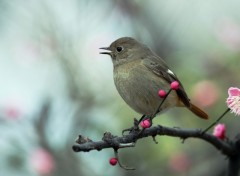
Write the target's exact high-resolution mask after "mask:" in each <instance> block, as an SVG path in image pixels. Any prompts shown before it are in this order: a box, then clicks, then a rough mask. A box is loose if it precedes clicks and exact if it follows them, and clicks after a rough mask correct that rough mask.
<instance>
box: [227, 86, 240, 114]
mask: <svg viewBox="0 0 240 176" xmlns="http://www.w3.org/2000/svg"><path fill="white" fill-rule="evenodd" d="M227 106H228V107H229V108H230V109H231V112H233V113H235V114H236V115H240V89H239V88H237V87H230V88H229V89H228V98H227Z"/></svg>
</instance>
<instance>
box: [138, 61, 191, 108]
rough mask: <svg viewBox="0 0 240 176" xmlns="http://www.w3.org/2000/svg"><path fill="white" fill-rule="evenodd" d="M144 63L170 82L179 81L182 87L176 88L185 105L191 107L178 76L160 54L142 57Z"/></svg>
mask: <svg viewBox="0 0 240 176" xmlns="http://www.w3.org/2000/svg"><path fill="white" fill-rule="evenodd" d="M142 62H143V65H145V66H146V67H147V68H148V69H149V70H150V71H152V72H153V73H154V74H156V75H157V76H159V77H161V78H163V79H165V80H166V81H167V82H169V84H171V82H173V81H178V82H179V84H180V88H179V89H178V90H176V92H177V95H178V96H179V98H180V99H181V101H182V102H183V103H184V105H185V106H187V107H190V106H191V104H190V100H189V98H188V96H187V94H186V92H185V90H184V88H183V86H182V84H181V82H180V81H179V80H178V78H177V76H176V75H175V74H174V73H173V72H172V71H171V70H170V69H169V67H168V66H167V64H166V63H165V62H164V61H163V60H162V59H161V58H160V57H158V56H153V57H151V58H148V57H145V58H144V59H142Z"/></svg>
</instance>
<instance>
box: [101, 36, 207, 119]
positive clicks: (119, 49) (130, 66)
mask: <svg viewBox="0 0 240 176" xmlns="http://www.w3.org/2000/svg"><path fill="white" fill-rule="evenodd" d="M100 49H103V50H107V52H101V53H100V54H108V55H110V56H111V58H112V62H113V67H114V69H113V73H114V82H115V85H116V88H117V90H118V92H119V94H120V95H121V97H122V98H123V100H124V101H125V102H126V103H127V104H128V105H129V106H130V107H131V108H132V109H134V110H135V111H137V112H139V113H141V114H144V115H147V116H151V115H153V114H154V113H155V112H156V110H157V108H158V106H159V103H160V102H161V99H160V98H159V96H158V91H159V90H160V89H163V90H165V91H168V90H169V89H170V84H171V82H173V81H178V82H179V83H180V88H179V89H178V90H176V91H172V92H171V93H170V94H169V96H168V97H167V98H166V100H165V102H164V104H163V105H162V106H161V109H159V112H160V113H161V112H162V111H163V110H167V109H168V108H172V107H187V108H188V109H189V110H190V111H192V112H193V113H194V114H196V115H197V116H198V117H200V118H202V119H208V115H207V114H206V113H205V112H204V111H203V110H201V109H200V108H198V107H197V106H195V105H193V104H192V103H191V102H190V100H189V98H188V96H187V94H186V92H185V90H184V88H183V86H182V84H181V82H180V81H179V80H178V78H177V76H176V74H175V73H173V71H172V70H171V69H169V67H168V66H167V64H166V63H165V62H164V60H162V59H161V58H160V57H159V56H157V55H156V54H155V53H154V52H153V51H151V50H150V49H149V48H148V47H147V46H146V45H143V44H141V43H140V42H138V41H136V40H135V39H133V38H130V37H123V38H119V39H117V40H116V41H114V42H113V43H112V44H111V45H110V46H109V47H103V48H100Z"/></svg>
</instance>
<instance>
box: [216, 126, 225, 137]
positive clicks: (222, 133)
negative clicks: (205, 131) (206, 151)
mask: <svg viewBox="0 0 240 176" xmlns="http://www.w3.org/2000/svg"><path fill="white" fill-rule="evenodd" d="M225 132H226V128H225V125H224V124H217V125H216V126H215V127H214V129H213V135H214V136H216V137H217V138H219V139H225Z"/></svg>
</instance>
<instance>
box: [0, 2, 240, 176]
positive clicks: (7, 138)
mask: <svg viewBox="0 0 240 176" xmlns="http://www.w3.org/2000/svg"><path fill="white" fill-rule="evenodd" d="M239 6H240V2H239V1H237V0H230V1H219V0H212V1H211V2H209V1H187V0H178V1H176V0H168V1H166V0H149V1H143V0H142V1H140V0H132V1H128V0H112V1H110V0H109V1H107V0H105V1H98V0H91V1H88V0H62V1H57V0H52V1H51V0H41V1H36V0H29V1H23V0H11V1H7V0H0V82H1V88H0V138H1V140H0V156H1V157H0V175H1V176H6V175H7V176H16V175H18V176H21V175H22V176H66V175H68V176H76V175H83V176H110V175H116V176H125V175H139V176H141V175H148V176H155V175H168V176H176V175H178V176H179V175H180V176H184V175H190V176H203V175H211V176H221V175H224V174H225V170H226V167H227V160H226V157H225V156H223V155H221V153H220V152H219V151H217V150H216V149H215V148H214V147H212V146H211V145H209V144H208V143H206V142H203V141H200V140H196V139H187V140H186V141H185V142H184V144H183V143H182V141H181V140H180V139H179V138H171V137H167V136H161V137H157V141H158V142H159V143H158V144H157V145H156V144H155V143H154V142H153V141H152V139H151V138H147V139H144V140H141V141H139V142H138V143H137V145H136V147H135V148H130V149H123V150H120V156H121V159H122V162H123V163H124V164H126V165H128V166H132V167H135V168H136V170H135V171H125V170H123V169H120V168H119V167H112V166H110V165H109V162H108V161H109V158H111V157H114V153H113V151H112V150H111V149H107V150H103V151H101V152H97V151H92V152H89V153H74V152H73V151H72V149H71V147H72V145H73V144H74V141H75V139H76V137H77V136H78V134H82V135H85V136H87V137H89V138H91V139H93V140H100V139H101V138H102V135H103V133H104V132H105V131H110V132H112V133H113V134H115V135H121V131H122V130H123V129H126V128H128V127H131V126H132V124H133V118H134V117H136V118H139V117H140V115H139V114H137V113H135V112H134V111H133V110H131V109H130V108H129V107H128V106H127V105H126V104H125V103H124V102H123V100H122V99H121V98H120V96H119V95H118V93H117V91H116V89H115V86H114V82H113V78H112V77H113V74H112V62H111V59H110V58H109V57H108V56H106V55H99V48H100V47H105V46H109V45H110V43H111V42H112V41H114V40H116V39H117V38H119V37H123V36H131V37H134V38H136V39H137V40H139V41H141V42H142V43H145V44H147V45H148V46H149V47H150V48H151V49H152V50H154V51H155V52H156V53H157V54H158V55H160V56H161V57H162V58H164V59H165V60H166V62H167V63H168V65H169V66H170V67H171V68H172V70H174V71H175V73H177V75H178V77H179V79H180V80H181V81H182V83H183V84H184V86H185V89H186V91H187V92H188V94H189V97H191V99H192V101H193V102H194V103H196V104H197V105H199V106H200V107H202V108H203V109H204V110H206V112H208V113H209V115H210V117H211V119H210V120H209V121H203V120H201V119H199V118H196V117H195V116H194V115H193V114H192V113H190V112H189V111H188V110H186V109H184V108H182V109H181V108H179V109H178V108H174V109H172V110H170V111H168V112H167V113H165V114H162V115H161V116H160V117H158V118H156V119H155V120H154V124H155V125H157V124H162V125H166V126H170V127H181V128H194V129H200V128H205V127H207V126H208V125H209V124H210V123H211V122H213V121H214V120H215V119H216V118H217V117H218V116H219V115H221V114H222V112H224V111H225V109H226V108H227V107H226V103H225V101H226V98H227V96H228V95H227V90H228V88H229V87H231V86H233V87H234V86H236V87H240V82H239V80H240V69H239V64H240V61H239V57H240V23H239V20H240V13H239ZM222 122H223V123H225V124H226V128H227V135H228V137H229V138H231V139H233V138H234V137H235V135H236V134H237V133H238V132H239V125H238V124H239V119H238V118H237V117H235V116H234V115H233V114H227V116H226V117H225V118H224V119H223V120H222ZM210 132H212V131H210Z"/></svg>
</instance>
